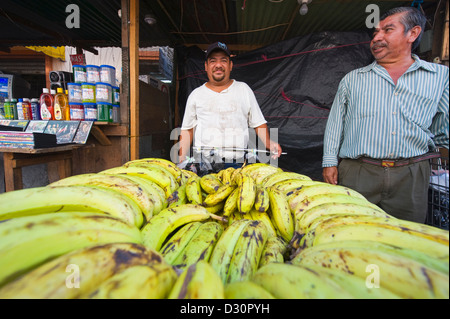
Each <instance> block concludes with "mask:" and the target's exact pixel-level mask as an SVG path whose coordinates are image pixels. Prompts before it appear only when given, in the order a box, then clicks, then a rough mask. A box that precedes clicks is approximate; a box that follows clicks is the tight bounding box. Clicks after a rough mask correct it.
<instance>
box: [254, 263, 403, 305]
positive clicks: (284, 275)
mask: <svg viewBox="0 0 450 319" xmlns="http://www.w3.org/2000/svg"><path fill="white" fill-rule="evenodd" d="M251 282H253V283H255V284H256V285H258V286H260V287H262V288H263V289H264V290H266V291H267V292H268V293H270V294H271V295H272V296H274V298H278V299H359V298H360V299H398V298H399V296H398V295H396V294H395V293H393V292H391V291H390V290H389V289H385V288H382V287H380V288H377V289H375V288H369V287H367V285H366V281H365V279H362V278H360V277H357V276H354V275H352V274H350V273H345V272H342V271H338V270H335V269H334V268H333V267H329V268H326V267H323V266H320V265H315V264H314V265H311V264H305V265H303V264H298V263H295V264H287V263H269V264H267V265H264V266H262V267H261V268H260V269H258V271H257V272H256V273H255V274H254V276H253V277H252V278H251Z"/></svg>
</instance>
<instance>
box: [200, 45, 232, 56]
mask: <svg viewBox="0 0 450 319" xmlns="http://www.w3.org/2000/svg"><path fill="white" fill-rule="evenodd" d="M217 50H221V51H223V52H225V54H226V55H228V56H229V57H230V56H231V53H230V50H228V47H227V45H226V44H225V43H223V42H214V43H213V44H210V45H209V47H208V49H207V50H206V58H208V57H209V55H210V54H211V53H212V52H213V51H217Z"/></svg>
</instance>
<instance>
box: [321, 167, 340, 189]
mask: <svg viewBox="0 0 450 319" xmlns="http://www.w3.org/2000/svg"><path fill="white" fill-rule="evenodd" d="M322 176H323V180H324V181H325V183H329V184H333V185H337V183H338V168H337V166H332V167H324V168H323V171H322Z"/></svg>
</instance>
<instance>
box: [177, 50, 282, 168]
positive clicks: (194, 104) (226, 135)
mask: <svg viewBox="0 0 450 319" xmlns="http://www.w3.org/2000/svg"><path fill="white" fill-rule="evenodd" d="M232 69H233V62H232V61H231V54H230V51H229V50H228V48H227V46H226V45H225V44H224V43H221V42H216V43H213V44H211V45H210V46H209V47H208V49H207V52H206V61H205V70H206V73H207V75H208V82H206V83H204V84H203V85H202V86H200V87H198V88H196V89H195V90H194V91H192V93H191V94H190V95H189V97H188V100H187V103H186V110H185V114H184V118H183V123H182V126H181V136H180V150H179V162H180V163H181V162H183V161H185V160H186V156H187V154H189V149H190V146H191V143H192V142H194V149H195V150H198V149H201V154H202V156H204V157H210V156H211V150H214V151H215V154H214V158H215V159H216V160H217V159H221V160H222V161H223V162H224V163H234V164H240V165H242V163H243V161H244V152H242V151H235V150H236V149H245V148H247V145H248V141H249V133H248V128H249V127H250V128H254V129H255V132H256V135H257V136H258V137H259V138H260V139H261V141H262V142H263V143H264V145H265V147H266V149H268V150H270V151H271V152H272V155H273V157H274V158H277V157H279V156H280V155H281V152H282V150H281V147H280V145H279V144H278V143H276V142H274V141H272V140H271V139H270V136H269V130H268V127H267V121H266V120H265V119H264V116H263V114H262V112H261V109H260V108H259V105H258V102H257V100H256V97H255V95H254V93H253V91H252V90H251V88H250V87H249V86H248V85H247V84H246V83H244V82H240V81H236V80H234V79H231V78H230V74H231V70H232ZM228 166H230V165H228ZM233 166H235V167H238V166H239V165H233Z"/></svg>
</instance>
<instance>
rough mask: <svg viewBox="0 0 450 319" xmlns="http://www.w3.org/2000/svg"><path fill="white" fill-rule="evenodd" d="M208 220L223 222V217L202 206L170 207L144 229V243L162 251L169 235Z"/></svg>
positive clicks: (142, 231) (142, 233) (142, 230)
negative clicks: (191, 224)
mask: <svg viewBox="0 0 450 319" xmlns="http://www.w3.org/2000/svg"><path fill="white" fill-rule="evenodd" d="M208 219H216V220H219V221H221V220H222V218H221V217H219V216H217V215H214V214H211V213H209V212H208V210H207V209H206V208H205V207H203V206H201V205H195V204H184V205H180V206H175V207H168V208H166V209H164V210H162V211H161V212H160V213H159V214H158V215H156V216H154V217H153V218H152V219H151V220H150V221H149V222H148V223H147V224H145V225H144V227H142V229H141V235H142V243H143V244H144V245H145V246H146V247H149V248H152V249H155V250H156V251H160V250H161V247H162V246H163V244H164V243H165V242H166V240H167V239H168V238H169V235H170V234H171V233H172V232H174V231H175V230H176V229H177V228H179V227H182V226H184V225H186V224H189V223H192V222H199V221H206V220H208Z"/></svg>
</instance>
